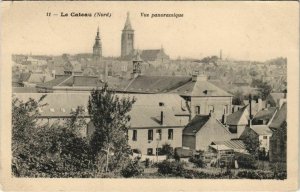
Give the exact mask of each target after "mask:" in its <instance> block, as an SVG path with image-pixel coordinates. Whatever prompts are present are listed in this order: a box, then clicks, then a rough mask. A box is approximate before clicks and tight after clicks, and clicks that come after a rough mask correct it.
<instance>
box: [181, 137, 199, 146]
mask: <svg viewBox="0 0 300 192" xmlns="http://www.w3.org/2000/svg"><path fill="white" fill-rule="evenodd" d="M182 146H183V147H189V148H190V149H195V147H196V137H195V136H194V135H182Z"/></svg>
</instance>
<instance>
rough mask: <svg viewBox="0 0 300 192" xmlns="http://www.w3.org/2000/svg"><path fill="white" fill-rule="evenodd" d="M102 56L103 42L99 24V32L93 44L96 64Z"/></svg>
mask: <svg viewBox="0 0 300 192" xmlns="http://www.w3.org/2000/svg"><path fill="white" fill-rule="evenodd" d="M101 57H102V43H101V39H100V32H99V26H98V28H97V34H96V37H95V43H94V46H93V59H94V61H95V64H98V63H99V60H100V58H101Z"/></svg>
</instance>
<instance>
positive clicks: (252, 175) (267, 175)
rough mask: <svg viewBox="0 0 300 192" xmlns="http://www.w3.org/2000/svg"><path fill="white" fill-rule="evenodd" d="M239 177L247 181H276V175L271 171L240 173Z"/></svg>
mask: <svg viewBox="0 0 300 192" xmlns="http://www.w3.org/2000/svg"><path fill="white" fill-rule="evenodd" d="M237 176H238V177H239V178H246V179H274V173H273V172H270V171H252V170H251V171H247V170H246V171H240V172H238V174H237Z"/></svg>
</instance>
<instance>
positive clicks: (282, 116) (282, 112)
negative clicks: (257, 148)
mask: <svg viewBox="0 0 300 192" xmlns="http://www.w3.org/2000/svg"><path fill="white" fill-rule="evenodd" d="M286 121H287V103H286V102H285V103H283V104H282V106H281V108H280V109H279V111H278V112H277V113H276V115H275V117H274V119H273V120H272V122H271V124H270V126H269V127H270V128H275V129H278V128H280V127H281V126H282V124H283V123H284V122H286Z"/></svg>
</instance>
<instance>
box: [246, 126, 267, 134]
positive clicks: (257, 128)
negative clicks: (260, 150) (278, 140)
mask: <svg viewBox="0 0 300 192" xmlns="http://www.w3.org/2000/svg"><path fill="white" fill-rule="evenodd" d="M250 128H251V129H252V130H253V131H254V132H255V133H257V134H258V135H272V131H271V129H269V127H268V126H267V125H252V126H251V127H250Z"/></svg>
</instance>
